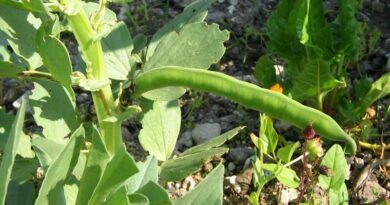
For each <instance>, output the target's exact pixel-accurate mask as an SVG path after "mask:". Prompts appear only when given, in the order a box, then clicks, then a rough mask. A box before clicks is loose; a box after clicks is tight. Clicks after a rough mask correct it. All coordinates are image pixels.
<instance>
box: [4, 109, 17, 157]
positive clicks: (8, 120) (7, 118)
mask: <svg viewBox="0 0 390 205" xmlns="http://www.w3.org/2000/svg"><path fill="white" fill-rule="evenodd" d="M14 120H15V116H13V115H11V114H8V113H6V112H5V109H4V108H3V107H0V152H2V153H4V148H5V146H6V144H7V139H8V137H9V136H10V135H9V134H10V131H11V128H12V123H13V122H14Z"/></svg>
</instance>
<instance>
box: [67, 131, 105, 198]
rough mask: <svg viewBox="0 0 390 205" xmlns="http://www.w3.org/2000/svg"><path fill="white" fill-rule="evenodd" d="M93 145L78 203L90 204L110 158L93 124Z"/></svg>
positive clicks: (82, 180)
mask: <svg viewBox="0 0 390 205" xmlns="http://www.w3.org/2000/svg"><path fill="white" fill-rule="evenodd" d="M91 136H92V146H91V148H90V150H89V153H88V158H87V162H86V164H85V168H84V172H83V176H82V177H81V179H80V185H79V191H78V195H77V199H76V203H75V204H76V205H84V204H88V201H89V199H90V197H91V196H92V193H93V191H94V189H93V187H96V185H97V184H98V182H99V180H100V177H101V176H102V174H103V171H104V169H105V168H106V165H107V163H108V161H109V159H110V156H109V154H108V152H107V149H106V147H105V146H104V143H103V141H102V137H101V136H100V133H99V131H98V129H97V128H96V127H95V126H92V133H91Z"/></svg>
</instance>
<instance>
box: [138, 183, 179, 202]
mask: <svg viewBox="0 0 390 205" xmlns="http://www.w3.org/2000/svg"><path fill="white" fill-rule="evenodd" d="M136 193H137V194H142V195H143V196H146V197H147V198H148V201H149V205H171V204H172V202H171V200H170V199H169V195H168V193H167V191H165V189H164V188H163V187H161V186H160V185H159V184H158V183H157V182H153V181H149V182H148V183H147V184H145V185H144V186H142V187H141V188H140V189H138V190H137V192H136Z"/></svg>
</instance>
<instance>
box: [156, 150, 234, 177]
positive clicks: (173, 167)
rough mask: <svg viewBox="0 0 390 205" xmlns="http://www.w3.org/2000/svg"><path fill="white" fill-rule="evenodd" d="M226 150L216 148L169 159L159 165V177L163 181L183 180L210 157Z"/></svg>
mask: <svg viewBox="0 0 390 205" xmlns="http://www.w3.org/2000/svg"><path fill="white" fill-rule="evenodd" d="M228 150H229V149H228V148H224V147H218V148H212V149H209V150H205V151H202V152H196V153H194V154H189V155H180V156H179V157H177V158H173V159H169V160H167V161H165V162H163V163H162V164H161V166H160V174H159V177H160V179H162V180H165V181H178V180H181V179H184V178H185V177H186V176H188V175H190V174H192V173H194V172H196V171H197V170H199V169H200V167H201V166H202V164H203V163H204V162H205V161H206V160H208V159H209V158H210V157H212V156H215V155H222V154H224V153H226V152H227V151H228Z"/></svg>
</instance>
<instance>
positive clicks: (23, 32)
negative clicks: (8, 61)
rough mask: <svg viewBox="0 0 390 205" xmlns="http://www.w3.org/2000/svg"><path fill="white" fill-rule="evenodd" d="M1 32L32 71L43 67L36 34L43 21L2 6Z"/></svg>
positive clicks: (24, 12) (26, 13) (0, 17)
mask: <svg viewBox="0 0 390 205" xmlns="http://www.w3.org/2000/svg"><path fill="white" fill-rule="evenodd" d="M0 11H1V12H0V31H2V32H3V33H4V34H5V36H6V38H7V41H8V44H9V45H10V46H11V47H12V50H13V51H14V52H15V53H16V54H17V55H18V56H19V57H20V58H21V59H23V61H24V62H25V63H26V64H27V66H28V67H30V68H31V69H35V68H38V67H39V66H41V65H42V60H41V57H40V56H39V54H38V53H37V52H36V43H35V42H36V34H37V29H38V28H39V26H40V25H41V20H40V19H38V18H35V17H34V16H33V14H32V13H28V12H26V11H23V10H19V9H15V8H12V7H8V6H5V5H0Z"/></svg>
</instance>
